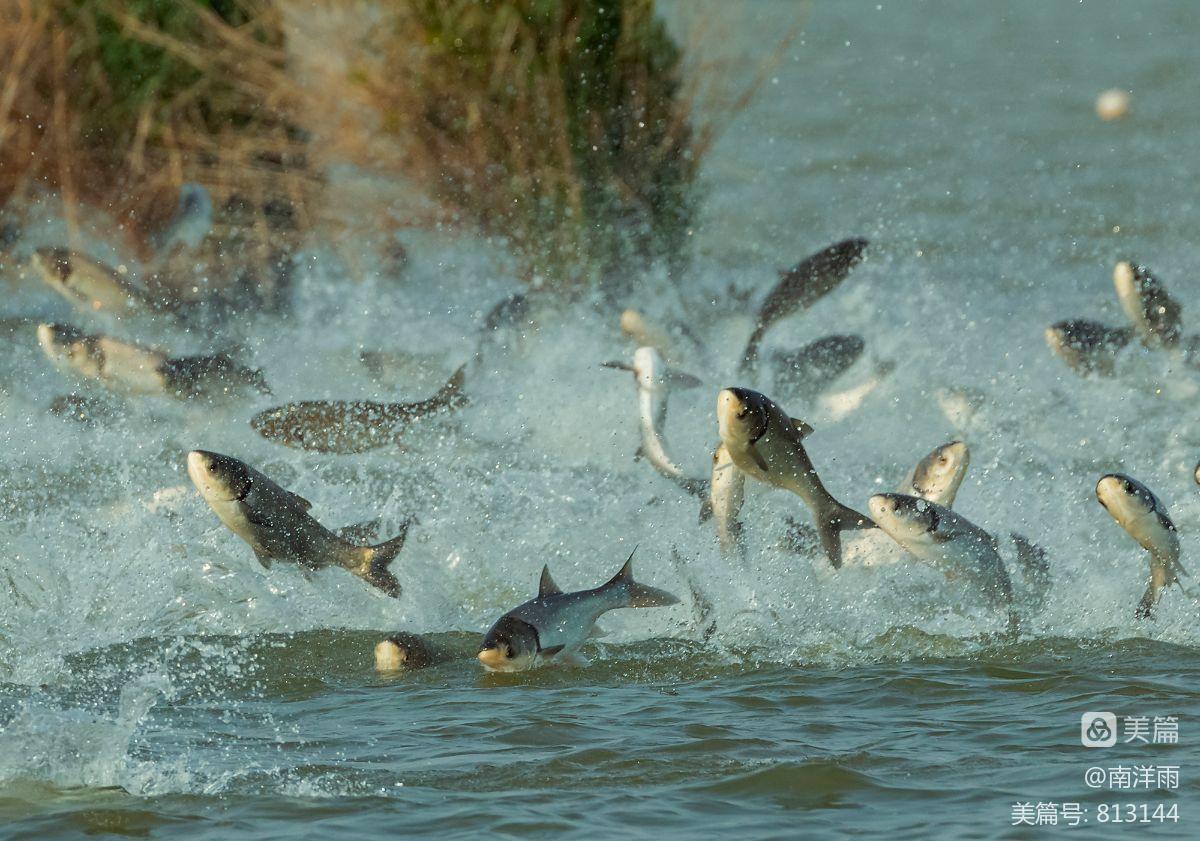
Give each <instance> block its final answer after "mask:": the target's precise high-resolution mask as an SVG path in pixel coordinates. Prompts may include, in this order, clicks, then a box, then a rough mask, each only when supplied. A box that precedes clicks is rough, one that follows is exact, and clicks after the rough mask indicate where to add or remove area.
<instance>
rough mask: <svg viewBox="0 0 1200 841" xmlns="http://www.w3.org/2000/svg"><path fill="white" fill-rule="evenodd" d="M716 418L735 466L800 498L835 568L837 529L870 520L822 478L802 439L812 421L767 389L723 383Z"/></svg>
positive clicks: (839, 555)
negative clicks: (789, 409) (762, 391)
mask: <svg viewBox="0 0 1200 841" xmlns="http://www.w3.org/2000/svg"><path fill="white" fill-rule="evenodd" d="M717 424H718V427H719V430H720V434H721V442H722V443H723V444H724V445H725V446H726V448H727V449H728V451H729V456H730V458H731V459H733V463H734V464H736V465H737V467H738V469H739V470H741V471H742V472H743V473H745V474H746V475H748V476H752V477H753V478H755V479H757V480H759V481H760V482H766V483H767V484H769V485H774V486H775V487H777V488H783V489H785V490H789V491H791V492H792V493H794V494H796V495H797V496H799V497H800V499H802V500H803V501H804V504H805V505H806V506H808V509H809V511H811V512H812V515H813V521H814V523H815V525H816V527H817V534H818V536H819V537H820V540H821V546H822V547H823V548H824V549H825V555H826V557H828V558H829V562H830V563H831V564H832V565H833V566H834V568H835V569H836V568H837V567H840V566H841V565H842V540H841V533H842V532H843V531H845V530H847V529H864V528H871V527H872V526H873V525H874V524H873V523H872V522H871V521H870V519H868V518H867V517H865V516H863V515H862V514H859V513H858V512H857V511H854V510H852V509H850V508H847V507H846V506H845V505H842V503H840V502H838V501H837V500H836V499H834V498H833V496H832V495H831V494H830V493H829V491H827V490H826V489H825V486H824V485H823V484H822V483H821V479H820V477H819V476H817V471H816V469H815V468H814V467H813V464H812V461H811V460H810V459H809V457H808V453H807V452H805V450H804V444H803V440H804V438H805V437H806V436H807V435H808V434H809V433H811V432H812V427H810V426H809V425H808V424H806V423H805V422H804V421H801V420H796V419H794V418H790V417H788V416H787V414H786V413H784V412H783V410H782V409H780V408H779V407H778V406H777V405H776V404H775V403H774V402H773V401H772V400H770V399H769V398H768V397H767V396H766V395H763V394H760V393H759V392H757V391H751V390H750V389H746V388H727V389H724V390H722V391H721V392H720V393H719V394H718V395H717Z"/></svg>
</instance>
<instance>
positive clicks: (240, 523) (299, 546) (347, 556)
mask: <svg viewBox="0 0 1200 841" xmlns="http://www.w3.org/2000/svg"><path fill="white" fill-rule="evenodd" d="M187 470H188V476H189V477H190V478H191V480H192V483H193V484H194V485H195V486H196V490H198V491H199V492H200V496H202V497H203V498H204V501H205V502H207V503H208V506H209V507H210V508H212V510H213V512H214V513H216V515H217V517H218V518H219V519H220V520H221V522H222V523H224V524H225V526H226V528H228V529H229V530H230V531H232V532H233V533H234V534H236V535H237V536H238V537H240V538H241V539H242V540H244V541H246V543H248V544H250V548H251V549H253V550H254V555H255V557H256V558H258V561H259V563H261V564H262V565H263V567H265V568H266V569H270V568H271V562H272V561H288V562H291V563H294V564H298V565H300V567H302V568H303V569H306V570H318V569H324V568H325V567H329V566H337V567H341V568H342V569H345V570H347V571H349V572H351V573H353V574H354V575H357V576H358V577H359V578H361V579H362V580H363V581H366V582H367V583H368V584H370V585H372V586H374V587H378V588H379V589H380V590H382V591H383V592H384V593H385V594H387V595H389V596H391V597H392V598H399V597H400V582H399V581H397V580H396V576H394V575H393V574H392V573H391V571H389V569H388V567H389V566H390V565H391V563H392V561H394V560H395V559H396V555H397V554H399V552H400V550H401V549H402V548H403V547H404V540H405V538H406V537H407V536H408V523H405V524H404V526H403V527H402V528H401V530H400V534H398V535H397V536H396V537H393V538H392V539H391V540H388V541H385V542H383V543H380V544H378V545H377V546H359V545H356V544H354V543H351V542H350V541H348V540H346V539H344V538H342V537H339V536H338V535H336V534H334V533H333V532H331V531H330V530H329V529H327V528H325V527H324V526H323V525H321V524H320V523H318V522H317V521H316V520H314V519H313V518H312V516H311V515H310V514H309V513H308V511H309V509H310V508H311V507H312V503H310V502H309V501H308V500H306V499H304V498H303V497H301V496H297V495H296V494H294V493H292V492H291V491H287V490H284V489H283V488H281V487H280V486H279V485H277V484H275V483H274V482H272V481H271V480H270V479H268V478H267V477H266V476H264V475H263V474H261V473H259V472H258V471H257V470H255V469H254V468H253V467H251V466H250V465H248V464H246V463H244V462H241V461H238V460H237V459H236V458H233V457H231V456H223V455H220V454H218V453H211V452H207V451H205V450H193V451H192V452H190V453H188V458H187Z"/></svg>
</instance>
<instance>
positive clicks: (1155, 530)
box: [1096, 473, 1187, 619]
mask: <svg viewBox="0 0 1200 841" xmlns="http://www.w3.org/2000/svg"><path fill="white" fill-rule="evenodd" d="M1096 499H1097V500H1098V501H1099V502H1100V504H1101V505H1103V506H1104V510H1105V511H1107V512H1108V513H1109V515H1110V516H1111V517H1112V518H1113V519H1114V520H1116V521H1117V524H1118V525H1119V526H1120V527H1121V528H1123V529H1125V531H1126V532H1127V533H1128V534H1129V536H1130V537H1132V538H1133V539H1134V540H1136V541H1137V543H1138V545H1139V546H1141V547H1142V548H1143V549H1145V550H1146V551H1147V552H1149V553H1150V584H1149V586H1147V588H1146V592H1145V594H1144V595H1143V596H1142V599H1141V601H1139V602H1138V606H1137V610H1136V611H1135V612H1134V616H1135V617H1137V618H1138V619H1145V618H1148V617H1150V616H1152V615H1153V613H1154V606H1155V605H1156V604H1158V600H1159V599H1161V598H1162V593H1163V590H1165V589H1166V588H1167V587H1170V586H1171V585H1172V584H1179V587H1180V589H1183V584H1182V583H1181V582H1180V580H1179V577H1180V576H1181V575H1187V571H1186V570H1184V568H1183V565H1182V564H1180V563H1179V532H1178V530H1176V528H1175V523H1174V522H1172V520H1171V517H1170V515H1168V514H1167V508H1166V506H1165V505H1163V504H1162V502H1161V501H1159V499H1158V497H1157V496H1155V495H1154V494H1153V493H1152V492H1151V491H1150V489H1149V488H1147V487H1146V486H1145V485H1143V484H1142V483H1141V482H1139V481H1138V480H1137V479H1134V478H1133V477H1132V476H1126V475H1125V474H1124V473H1109V474H1106V475H1104V476H1101V477H1100V481H1099V482H1097V483H1096Z"/></svg>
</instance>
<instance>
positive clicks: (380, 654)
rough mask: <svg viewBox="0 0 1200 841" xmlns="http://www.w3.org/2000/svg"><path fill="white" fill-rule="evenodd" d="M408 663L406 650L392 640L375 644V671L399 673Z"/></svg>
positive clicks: (403, 646)
mask: <svg viewBox="0 0 1200 841" xmlns="http://www.w3.org/2000/svg"><path fill="white" fill-rule="evenodd" d="M407 662H408V648H407V646H405V645H402V644H401V643H400V642H399V641H397V640H394V639H386V640H381V641H380V642H378V643H376V644H375V670H376V671H379V672H399V671H403V670H404V666H405V663H407Z"/></svg>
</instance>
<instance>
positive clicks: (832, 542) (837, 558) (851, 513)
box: [817, 500, 875, 569]
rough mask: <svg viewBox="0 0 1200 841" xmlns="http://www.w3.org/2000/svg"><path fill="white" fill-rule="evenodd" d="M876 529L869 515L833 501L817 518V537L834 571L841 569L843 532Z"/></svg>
mask: <svg viewBox="0 0 1200 841" xmlns="http://www.w3.org/2000/svg"><path fill="white" fill-rule="evenodd" d="M874 527H875V523H874V522H872V521H871V518H870V517H868V516H867V515H865V514H859V513H858V512H857V511H855V510H854V509H852V508H847V507H846V506H845V505H842V504H841V503H840V502H838V501H837V500H832V504H831V505H830V507H829V508H827V509H826V510H825V511H823V512H822V513H821V515H820V516H819V517H817V535H818V536H819V537H820V538H821V546H822V548H824V550H825V556H826V557H827V558H829V563H830V565H832V566H833V568H834V569H841V566H842V532H844V531H854V530H857V529H870V528H874Z"/></svg>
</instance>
